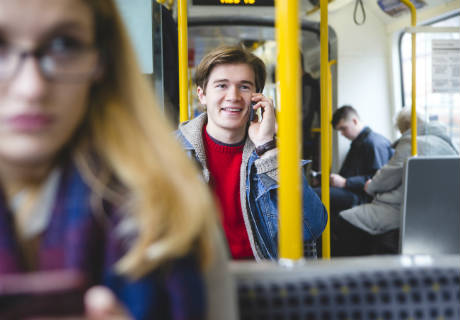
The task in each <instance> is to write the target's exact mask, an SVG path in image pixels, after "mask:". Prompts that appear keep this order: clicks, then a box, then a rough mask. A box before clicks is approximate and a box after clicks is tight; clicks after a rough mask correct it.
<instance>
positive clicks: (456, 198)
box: [399, 157, 460, 254]
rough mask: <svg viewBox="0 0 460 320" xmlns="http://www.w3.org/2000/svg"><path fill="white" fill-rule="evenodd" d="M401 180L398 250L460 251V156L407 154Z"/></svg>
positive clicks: (403, 251) (409, 252)
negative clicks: (415, 155)
mask: <svg viewBox="0 0 460 320" xmlns="http://www.w3.org/2000/svg"><path fill="white" fill-rule="evenodd" d="M403 184H404V199H403V205H402V207H401V214H402V219H401V229H400V243H399V248H400V252H401V253H402V254H442V253H446V254H458V253H460V157H413V158H409V159H408V161H407V162H406V165H405V168H404V176H403Z"/></svg>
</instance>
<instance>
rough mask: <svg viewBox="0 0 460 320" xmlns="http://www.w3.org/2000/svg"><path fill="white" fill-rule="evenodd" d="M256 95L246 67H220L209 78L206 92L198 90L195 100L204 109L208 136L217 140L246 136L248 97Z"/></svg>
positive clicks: (252, 79) (234, 65)
mask: <svg viewBox="0 0 460 320" xmlns="http://www.w3.org/2000/svg"><path fill="white" fill-rule="evenodd" d="M255 91H256V89H255V75H254V71H253V69H252V68H251V66H249V65H248V64H244V63H238V64H220V65H217V66H215V67H214V68H213V69H212V70H211V73H210V75H209V79H208V83H207V85H206V90H203V88H201V87H198V97H199V99H200V102H201V103H202V104H205V105H206V108H207V114H208V124H207V131H208V133H209V134H210V135H211V136H213V137H214V138H216V139H219V137H220V136H222V135H224V136H228V135H237V136H241V139H242V138H243V137H244V135H245V134H246V132H245V130H246V124H247V122H248V119H249V108H250V107H251V96H252V94H253V93H254V92H255Z"/></svg>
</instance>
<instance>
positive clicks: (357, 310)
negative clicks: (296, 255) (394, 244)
mask: <svg viewBox="0 0 460 320" xmlns="http://www.w3.org/2000/svg"><path fill="white" fill-rule="evenodd" d="M417 259H419V261H417ZM420 259H421V260H420ZM231 271H232V274H233V277H234V278H235V282H236V285H237V290H238V305H239V313H240V319H242V320H270V319H289V320H292V319H299V320H300V319H311V320H314V319H318V320H327V319H354V320H359V319H445V320H447V319H460V293H459V292H460V284H459V282H460V256H449V257H447V256H444V257H435V258H430V257H427V256H425V257H416V256H415V257H411V256H403V257H401V256H385V257H375V256H374V257H365V258H345V259H337V258H336V259H333V261H332V262H331V261H312V262H308V265H306V266H304V267H297V268H293V269H287V268H282V267H280V266H278V265H276V264H269V263H267V264H263V263H262V264H254V263H253V264H249V263H247V264H241V263H240V264H234V265H232V266H231Z"/></svg>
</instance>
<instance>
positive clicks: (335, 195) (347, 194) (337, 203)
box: [313, 187, 360, 219]
mask: <svg viewBox="0 0 460 320" xmlns="http://www.w3.org/2000/svg"><path fill="white" fill-rule="evenodd" d="M329 190H330V191H329V192H330V199H331V201H330V208H331V209H330V216H331V219H334V218H335V217H337V215H338V214H339V212H341V211H343V210H346V209H350V208H352V207H354V206H357V205H358V204H359V203H360V200H359V197H358V196H357V195H356V194H354V193H353V192H351V191H349V190H347V189H343V188H336V187H331V188H330V189H329ZM313 191H315V192H316V194H317V195H318V197H320V198H321V187H319V188H313Z"/></svg>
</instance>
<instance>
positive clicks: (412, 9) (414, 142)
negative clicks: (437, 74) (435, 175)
mask: <svg viewBox="0 0 460 320" xmlns="http://www.w3.org/2000/svg"><path fill="white" fill-rule="evenodd" d="M401 2H402V3H404V4H405V5H406V6H407V7H408V8H409V9H410V15H411V26H412V27H415V26H416V25H417V12H416V9H415V6H414V5H413V4H412V2H410V1H409V0H401ZM411 38H412V109H411V131H412V132H411V133H412V134H411V146H412V151H411V155H412V156H416V155H417V108H416V93H417V87H416V73H417V72H416V60H417V57H416V56H415V53H416V42H415V40H416V34H415V32H412V33H411Z"/></svg>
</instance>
